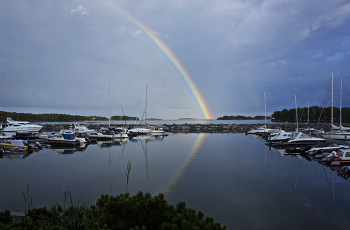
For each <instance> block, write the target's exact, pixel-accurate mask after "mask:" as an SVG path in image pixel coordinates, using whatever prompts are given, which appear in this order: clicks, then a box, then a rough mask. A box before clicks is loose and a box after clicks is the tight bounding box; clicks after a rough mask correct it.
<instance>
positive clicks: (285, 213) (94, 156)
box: [0, 123, 350, 229]
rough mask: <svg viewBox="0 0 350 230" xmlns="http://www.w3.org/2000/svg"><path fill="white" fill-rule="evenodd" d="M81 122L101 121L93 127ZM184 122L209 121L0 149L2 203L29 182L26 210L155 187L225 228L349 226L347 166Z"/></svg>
mask: <svg viewBox="0 0 350 230" xmlns="http://www.w3.org/2000/svg"><path fill="white" fill-rule="evenodd" d="M66 125H69V124H55V125H53V124H52V125H51V126H52V127H53V126H54V127H60V128H61V126H66ZM99 125H101V126H103V125H105V124H99ZM226 125H227V124H226ZM229 125H231V124H229ZM290 125H291V126H292V124H290ZM87 126H88V127H89V130H92V129H95V128H99V127H98V124H95V125H94V126H90V125H87ZM191 126H193V127H196V126H202V127H207V128H209V127H210V126H212V125H210V124H193V125H192V124H191V125H189V124H179V125H175V126H174V127H183V129H180V128H178V129H171V131H166V132H165V133H164V134H165V135H140V136H134V137H129V138H124V139H113V140H104V141H103V140H96V141H92V142H89V143H86V144H83V145H79V146H74V147H63V146H59V147H58V146H48V145H45V144H44V145H42V147H41V148H40V149H37V150H35V151H33V152H30V153H29V154H26V153H11V154H5V155H3V156H2V158H1V159H0V170H1V173H2V174H6V175H8V176H6V177H2V178H1V179H0V180H1V185H2V191H3V196H2V197H1V198H0V199H1V202H0V204H1V205H0V209H1V210H4V209H8V210H11V211H12V212H17V213H21V212H24V208H25V202H24V200H23V192H25V191H26V189H27V187H28V186H29V187H30V190H29V194H30V196H31V197H32V198H33V207H43V206H47V207H50V205H51V204H52V202H53V201H55V202H60V203H62V202H63V201H64V191H65V190H69V191H70V192H71V194H72V196H73V198H74V199H77V200H79V199H82V200H84V202H85V203H87V204H93V203H94V202H95V201H96V200H97V199H98V198H99V197H100V196H101V194H111V195H118V194H121V193H124V192H129V193H130V194H131V195H133V194H136V193H137V192H138V191H144V192H150V193H151V194H152V196H154V195H156V194H158V193H159V192H162V193H164V194H165V198H166V200H167V201H168V203H170V204H176V203H177V202H179V201H185V202H186V206H187V207H190V208H194V209H196V210H198V211H202V212H203V213H204V214H205V215H208V216H211V217H213V218H214V220H215V222H220V223H221V224H222V225H226V226H227V229H256V228H263V229H271V228H275V229H280V228H283V229H310V228H318V229H329V228H338V229H344V226H348V219H349V215H350V214H349V213H350V205H349V204H350V191H349V190H350V186H349V169H348V168H347V167H345V166H333V165H331V164H325V163H322V160H320V159H318V158H315V157H314V156H315V155H317V154H313V155H312V154H311V152H312V151H311V149H309V150H308V151H305V150H303V149H294V151H292V152H288V150H287V148H280V147H272V146H269V145H268V142H267V140H266V138H267V137H264V136H260V135H256V134H253V135H252V134H246V132H244V130H242V131H241V132H226V133H224V132H222V133H220V132H207V133H197V132H191V131H190V132H186V131H185V130H186V129H185V127H191ZM215 126H220V124H218V125H215ZM231 126H234V124H232V125H231ZM237 126H242V127H244V126H246V127H249V128H254V127H260V124H259V125H258V124H249V125H246V124H245V123H244V124H241V125H237ZM162 127H163V128H165V129H166V128H168V129H169V128H171V127H172V126H171V125H169V126H162ZM43 128H45V125H43ZM97 130H98V129H97ZM181 130H183V131H184V132H182V131H181ZM188 130H192V129H188ZM247 130H248V128H247ZM52 132H53V131H51V132H46V131H43V132H42V133H40V135H50V133H52ZM318 150H319V149H318ZM298 151H299V152H298ZM129 162H130V164H131V168H130V176H129V177H128V178H126V175H125V172H126V170H127V167H128V164H129Z"/></svg>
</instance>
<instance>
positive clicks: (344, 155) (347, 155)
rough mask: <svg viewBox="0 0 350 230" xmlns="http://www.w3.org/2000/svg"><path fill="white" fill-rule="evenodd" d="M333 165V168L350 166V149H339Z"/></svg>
mask: <svg viewBox="0 0 350 230" xmlns="http://www.w3.org/2000/svg"><path fill="white" fill-rule="evenodd" d="M331 165H332V166H342V165H350V150H349V149H339V150H338V151H337V152H336V155H335V157H334V158H333V161H332V162H331Z"/></svg>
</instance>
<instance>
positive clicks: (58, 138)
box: [46, 131, 80, 146]
mask: <svg viewBox="0 0 350 230" xmlns="http://www.w3.org/2000/svg"><path fill="white" fill-rule="evenodd" d="M46 142H47V143H48V144H50V145H56V146H77V145H80V142H79V140H78V139H77V138H76V136H75V135H74V133H73V132H65V131H63V132H61V133H59V134H55V133H53V134H52V135H50V136H49V137H48V138H47V139H46Z"/></svg>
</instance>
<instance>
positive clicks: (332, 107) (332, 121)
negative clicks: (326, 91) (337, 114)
mask: <svg viewBox="0 0 350 230" xmlns="http://www.w3.org/2000/svg"><path fill="white" fill-rule="evenodd" d="M331 130H332V131H333V72H332V111H331Z"/></svg>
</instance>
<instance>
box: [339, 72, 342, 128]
mask: <svg viewBox="0 0 350 230" xmlns="http://www.w3.org/2000/svg"><path fill="white" fill-rule="evenodd" d="M341 99H342V78H340V111H339V112H340V120H339V123H340V131H341V130H342V127H341V106H342V103H341Z"/></svg>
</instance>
